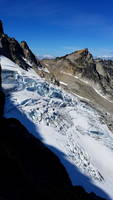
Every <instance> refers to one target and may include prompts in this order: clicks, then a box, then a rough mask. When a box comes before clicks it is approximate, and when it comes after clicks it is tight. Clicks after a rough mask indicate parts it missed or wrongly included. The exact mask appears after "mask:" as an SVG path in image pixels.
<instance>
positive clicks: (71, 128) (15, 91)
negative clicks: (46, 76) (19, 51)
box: [0, 56, 113, 199]
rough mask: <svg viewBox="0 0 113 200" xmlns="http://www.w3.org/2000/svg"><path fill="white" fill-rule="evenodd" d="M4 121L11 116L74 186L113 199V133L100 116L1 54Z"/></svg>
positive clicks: (87, 106)
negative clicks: (53, 158)
mask: <svg viewBox="0 0 113 200" xmlns="http://www.w3.org/2000/svg"><path fill="white" fill-rule="evenodd" d="M0 62H1V66H2V81H3V84H2V87H3V88H4V91H5V93H6V105H5V117H16V118H17V119H19V120H20V121H21V122H22V123H23V124H24V125H25V126H26V128H27V129H28V130H29V131H30V132H31V133H32V134H34V135H35V137H38V138H40V139H41V140H42V141H43V142H44V143H45V144H46V145H47V146H48V147H49V148H50V149H51V150H52V151H53V152H55V154H57V155H58V157H59V158H60V160H61V162H62V163H63V164H64V166H65V168H66V169H67V171H68V174H69V176H70V178H71V180H72V183H73V185H82V186H83V187H84V188H85V189H86V190H87V191H89V192H90V191H93V192H95V193H97V194H98V195H100V196H103V197H105V198H107V199H113V135H112V133H111V132H110V131H109V129H108V128H107V126H106V124H104V123H103V122H102V120H101V116H100V115H99V113H98V112H97V111H96V110H95V109H93V108H92V107H90V106H89V105H88V104H87V103H83V102H81V101H80V99H79V98H78V97H77V96H76V97H75V96H73V95H70V94H68V93H66V92H64V91H63V90H62V89H60V88H58V87H56V86H54V85H52V84H48V83H47V82H46V81H44V80H42V79H41V78H40V77H39V76H38V75H37V74H36V73H35V72H34V71H33V69H30V70H29V71H24V70H23V69H21V68H20V67H19V66H18V65H15V64H14V63H13V62H12V61H10V60H9V59H7V58H5V57H3V56H1V57H0Z"/></svg>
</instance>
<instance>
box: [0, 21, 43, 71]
mask: <svg viewBox="0 0 113 200" xmlns="http://www.w3.org/2000/svg"><path fill="white" fill-rule="evenodd" d="M0 55H4V56H6V57H8V58H9V59H11V60H12V61H14V62H15V63H17V64H18V65H19V66H20V67H22V68H23V69H25V70H27V69H29V68H30V67H31V66H33V67H34V68H38V67H39V66H41V65H40V62H39V60H38V59H37V58H36V57H35V55H34V54H33V53H32V51H31V50H30V49H29V47H28V45H27V43H26V42H21V43H20V44H19V43H18V41H17V40H15V39H14V38H10V37H8V36H7V35H6V34H4V31H3V26H2V22H1V21H0Z"/></svg>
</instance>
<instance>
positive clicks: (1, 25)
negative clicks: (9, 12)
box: [0, 20, 4, 34]
mask: <svg viewBox="0 0 113 200" xmlns="http://www.w3.org/2000/svg"><path fill="white" fill-rule="evenodd" d="M0 34H4V30H3V23H2V21H1V20H0Z"/></svg>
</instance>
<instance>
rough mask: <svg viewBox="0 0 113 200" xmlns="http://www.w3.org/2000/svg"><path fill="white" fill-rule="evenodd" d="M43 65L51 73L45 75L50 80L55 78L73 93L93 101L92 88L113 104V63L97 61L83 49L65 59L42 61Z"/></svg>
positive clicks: (66, 56) (64, 57)
mask: <svg viewBox="0 0 113 200" xmlns="http://www.w3.org/2000/svg"><path fill="white" fill-rule="evenodd" d="M41 64H42V65H43V67H46V68H47V69H48V71H49V73H48V74H47V73H45V77H46V78H47V79H48V80H51V78H52V77H55V79H57V80H58V81H59V82H64V85H67V89H69V90H70V91H71V92H73V93H76V94H78V95H81V96H82V97H85V98H88V99H90V100H92V97H91V96H92V94H91V93H89V88H90V90H93V91H94V93H95V92H96V93H98V94H99V95H101V96H104V97H105V98H106V100H108V101H111V102H113V61H107V60H100V59H96V60H95V59H94V58H93V56H92V55H91V53H90V52H89V51H88V49H82V50H79V51H75V52H73V53H71V54H68V55H65V56H63V57H57V58H55V59H51V60H50V59H48V60H47V59H45V60H42V61H41ZM42 70H43V68H42ZM85 87H86V91H85V94H84V88H85ZM88 87H89V88H88ZM87 88H88V91H87Z"/></svg>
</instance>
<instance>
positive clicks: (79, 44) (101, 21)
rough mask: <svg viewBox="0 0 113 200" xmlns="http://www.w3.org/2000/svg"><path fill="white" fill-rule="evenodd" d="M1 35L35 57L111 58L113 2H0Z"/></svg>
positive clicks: (68, 0) (31, 0) (18, 0)
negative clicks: (86, 54) (85, 52)
mask: <svg viewBox="0 0 113 200" xmlns="http://www.w3.org/2000/svg"><path fill="white" fill-rule="evenodd" d="M0 15H1V20H3V23H4V29H5V32H6V33H7V34H8V35H10V36H12V37H15V38H16V39H17V40H19V41H21V40H26V41H27V42H28V44H29V46H30V48H31V49H32V50H33V51H34V53H35V54H40V55H45V54H50V55H53V56H62V55H64V54H66V53H70V52H72V51H75V50H77V49H81V48H89V50H90V51H91V52H92V53H93V54H94V55H97V56H105V55H106V56H113V0H92V1H91V0H0Z"/></svg>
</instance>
